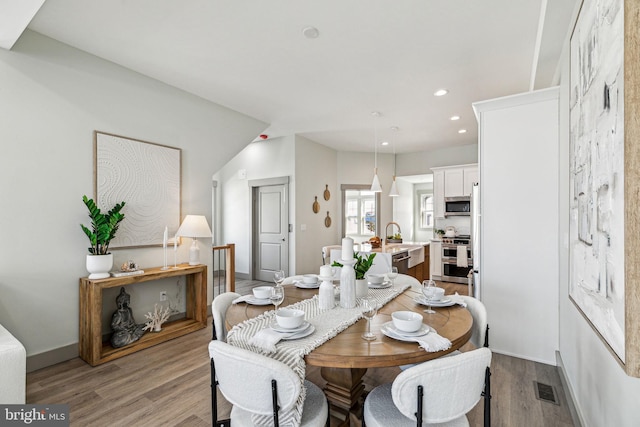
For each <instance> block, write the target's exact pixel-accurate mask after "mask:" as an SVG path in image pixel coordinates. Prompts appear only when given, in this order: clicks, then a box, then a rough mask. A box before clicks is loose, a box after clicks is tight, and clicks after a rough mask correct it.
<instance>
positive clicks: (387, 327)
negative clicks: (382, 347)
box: [380, 322, 431, 342]
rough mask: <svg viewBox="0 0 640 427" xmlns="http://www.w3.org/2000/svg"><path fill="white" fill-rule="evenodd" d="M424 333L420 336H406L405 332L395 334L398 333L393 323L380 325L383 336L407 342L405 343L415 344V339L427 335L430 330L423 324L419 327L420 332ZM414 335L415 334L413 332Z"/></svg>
mask: <svg viewBox="0 0 640 427" xmlns="http://www.w3.org/2000/svg"><path fill="white" fill-rule="evenodd" d="M423 330H424V333H422V335H411V336H409V335H406V334H407V332H396V331H398V330H397V329H396V327H395V326H393V322H387V323H385V324H383V325H382V327H380V332H382V333H383V334H384V335H386V336H388V337H389V338H393V339H394V340H398V341H407V342H415V341H416V339H418V338H420V337H423V336H425V335H427V334H428V333H429V332H430V331H431V328H430V327H429V326H427V325H425V324H422V326H421V327H420V331H423ZM413 333H414V334H415V333H416V332H413Z"/></svg>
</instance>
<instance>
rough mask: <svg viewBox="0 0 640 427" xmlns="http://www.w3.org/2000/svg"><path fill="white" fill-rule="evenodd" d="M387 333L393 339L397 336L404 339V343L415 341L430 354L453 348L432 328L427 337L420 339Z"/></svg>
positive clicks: (449, 342)
mask: <svg viewBox="0 0 640 427" xmlns="http://www.w3.org/2000/svg"><path fill="white" fill-rule="evenodd" d="M387 332H388V333H389V335H391V337H392V338H393V336H394V335H395V336H396V337H399V338H402V340H403V341H415V342H417V343H418V345H419V346H420V347H421V348H423V349H425V350H426V351H428V352H436V351H440V350H447V349H449V348H450V347H451V341H449V340H448V339H447V338H445V337H443V336H441V335H439V334H438V333H437V332H436V330H435V329H433V328H431V327H430V328H429V333H428V334H427V335H422V336H420V337H412V336H406V335H402V334H400V333H398V332H396V331H392V330H389V331H387Z"/></svg>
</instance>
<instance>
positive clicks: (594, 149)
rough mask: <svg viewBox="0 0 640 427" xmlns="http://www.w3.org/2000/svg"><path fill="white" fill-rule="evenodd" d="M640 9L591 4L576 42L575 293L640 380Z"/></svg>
mask: <svg viewBox="0 0 640 427" xmlns="http://www.w3.org/2000/svg"><path fill="white" fill-rule="evenodd" d="M637 3H638V2H637V1H635V0H630V1H625V0H584V1H583V4H582V8H581V10H580V14H579V16H578V19H577V22H576V26H575V28H574V30H573V33H572V35H571V45H570V50H571V62H570V151H569V156H570V162H571V163H570V207H569V212H570V223H569V242H570V248H569V254H570V255H569V257H570V279H569V296H570V298H571V300H572V301H573V303H574V304H575V306H576V307H577V308H578V310H579V311H580V313H581V314H582V315H583V316H584V317H585V319H587V321H588V322H589V324H590V325H591V326H592V328H593V330H594V331H595V332H596V333H597V334H598V336H599V337H600V338H601V339H602V340H603V341H604V343H605V345H606V346H607V347H608V349H609V350H610V351H611V353H612V354H613V355H614V357H615V358H616V359H617V361H618V362H619V363H620V364H621V365H622V367H623V368H624V369H625V372H626V373H627V374H628V375H633V376H640V346H639V344H640V324H639V323H638V320H639V317H638V314H637V312H638V310H640V300H639V295H640V294H639V291H638V272H639V271H640V270H639V268H638V265H639V264H640V257H637V256H636V254H635V253H634V252H636V253H637V251H638V250H639V249H640V237H639V236H638V232H639V231H640V227H639V226H638V220H639V218H640V217H639V216H638V214H637V213H635V212H633V210H637V209H638V208H639V204H638V195H639V194H640V193H639V190H640V185H639V181H640V173H639V172H640V170H639V166H640V162H639V161H638V159H639V154H638V153H640V150H639V149H638V147H640V144H639V143H638V141H637V138H638V137H639V136H640V132H639V126H638V118H637V117H638V113H639V111H638V105H637V104H638V97H637V87H638V83H637V82H638V80H640V76H638V72H639V71H640V68H639V67H638V64H634V63H633V62H637V61H635V59H633V58H634V57H637V55H638V53H639V50H638V48H637V45H638V40H640V39H639V38H638V34H637V33H638V30H637V27H638V25H639V23H638V22H635V23H633V24H632V25H630V24H631V21H635V20H637V16H638V11H640V8H639V7H638V4H637ZM625 20H626V22H625ZM632 100H635V102H632ZM634 104H635V105H634Z"/></svg>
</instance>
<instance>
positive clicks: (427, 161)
mask: <svg viewBox="0 0 640 427" xmlns="http://www.w3.org/2000/svg"><path fill="white" fill-rule="evenodd" d="M397 156H398V157H397V163H396V165H397V173H396V175H397V176H408V175H420V174H425V173H428V174H430V173H432V172H431V168H435V167H439V166H454V165H466V164H470V163H478V144H469V145H461V146H457V147H450V148H441V149H438V150H432V151H421V152H418V153H403V154H398V155H397ZM392 167H393V166H392Z"/></svg>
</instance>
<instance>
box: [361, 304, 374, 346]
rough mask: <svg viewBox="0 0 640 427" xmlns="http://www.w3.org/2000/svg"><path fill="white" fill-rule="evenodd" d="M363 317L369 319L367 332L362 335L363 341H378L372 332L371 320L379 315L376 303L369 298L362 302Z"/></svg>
mask: <svg viewBox="0 0 640 427" xmlns="http://www.w3.org/2000/svg"><path fill="white" fill-rule="evenodd" d="M361 301H362V315H363V316H364V318H365V319H367V332H365V333H364V334H362V339H364V340H367V341H373V340H375V339H376V335H375V334H374V333H372V332H371V319H373V318H374V317H375V315H376V314H377V313H378V308H377V307H376V301H375V300H373V299H369V298H363V299H362V300H361Z"/></svg>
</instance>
